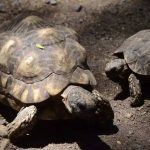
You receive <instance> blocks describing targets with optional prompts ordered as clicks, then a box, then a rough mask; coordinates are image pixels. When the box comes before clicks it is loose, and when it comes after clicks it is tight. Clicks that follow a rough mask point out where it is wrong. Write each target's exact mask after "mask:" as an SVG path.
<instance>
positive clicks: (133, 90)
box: [128, 74, 142, 107]
mask: <svg viewBox="0 0 150 150" xmlns="http://www.w3.org/2000/svg"><path fill="white" fill-rule="evenodd" d="M128 82H129V91H130V96H131V99H132V101H131V106H132V107H136V106H139V105H140V104H141V102H142V92H141V84H140V81H139V79H138V78H137V77H136V76H135V75H134V74H131V75H130V76H129V78H128Z"/></svg>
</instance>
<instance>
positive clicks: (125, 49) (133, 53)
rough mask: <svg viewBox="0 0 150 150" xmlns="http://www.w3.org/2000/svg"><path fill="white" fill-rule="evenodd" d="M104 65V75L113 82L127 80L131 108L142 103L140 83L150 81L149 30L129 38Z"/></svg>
mask: <svg viewBox="0 0 150 150" xmlns="http://www.w3.org/2000/svg"><path fill="white" fill-rule="evenodd" d="M113 55H114V59H112V60H111V61H110V62H109V63H107V64H106V68H105V72H106V75H107V76H108V77H109V78H110V79H112V80H114V81H119V79H128V82H129V91H130V95H131V100H132V101H131V106H133V107H135V106H139V105H141V104H142V103H143V99H142V91H141V83H142V82H149V81H150V30H143V31H140V32H138V33H136V34H135V35H133V36H131V37H129V38H128V39H127V40H126V41H125V42H124V43H123V44H122V45H121V46H120V47H119V48H118V49H117V50H116V51H115V52H114V53H113Z"/></svg>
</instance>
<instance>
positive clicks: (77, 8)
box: [75, 5, 83, 12]
mask: <svg viewBox="0 0 150 150" xmlns="http://www.w3.org/2000/svg"><path fill="white" fill-rule="evenodd" d="M82 8H83V6H82V5H78V6H77V7H76V9H75V10H76V12H80V11H81V10H82Z"/></svg>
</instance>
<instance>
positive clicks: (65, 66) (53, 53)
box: [0, 16, 96, 103]
mask: <svg viewBox="0 0 150 150" xmlns="http://www.w3.org/2000/svg"><path fill="white" fill-rule="evenodd" d="M34 19H35V20H34ZM76 40H77V37H76V32H75V31H74V30H72V29H69V28H66V27H61V26H57V27H56V28H52V27H48V26H46V27H44V23H43V22H42V19H40V18H38V17H36V16H35V18H34V16H30V17H27V18H25V19H23V20H22V21H21V22H20V23H18V25H16V26H15V27H14V28H13V29H12V30H11V31H7V32H5V33H4V34H1V35H0V54H1V55H0V86H1V87H2V88H3V89H5V90H6V91H8V93H9V94H10V95H11V96H13V97H14V98H15V99H17V100H19V101H21V102H22V103H39V102H42V101H44V100H46V99H48V98H49V97H50V96H55V95H57V94H59V93H60V92H61V91H62V90H63V89H64V88H66V87H67V86H68V85H69V84H84V85H86V84H91V85H95V84H96V80H95V77H94V76H93V74H92V73H91V72H90V70H89V69H88V68H87V66H86V51H85V49H84V48H83V47H82V46H81V45H80V44H79V43H78V42H77V41H76ZM37 44H39V45H41V46H42V48H40V47H37V46H36V45H37Z"/></svg>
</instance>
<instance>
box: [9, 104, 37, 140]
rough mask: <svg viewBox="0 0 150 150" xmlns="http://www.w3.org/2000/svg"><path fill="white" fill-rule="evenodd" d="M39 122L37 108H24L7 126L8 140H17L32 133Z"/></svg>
mask: <svg viewBox="0 0 150 150" xmlns="http://www.w3.org/2000/svg"><path fill="white" fill-rule="evenodd" d="M36 120H37V108H36V107H35V106H34V105H32V106H29V107H25V108H22V109H21V110H20V111H19V112H18V114H17V117H16V118H15V119H14V120H13V121H12V122H11V123H9V124H8V125H7V130H8V138H9V139H10V140H16V139H18V138H19V137H22V136H23V135H25V134H26V133H28V131H30V130H31V129H32V128H33V126H34V125H35V123H36Z"/></svg>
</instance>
